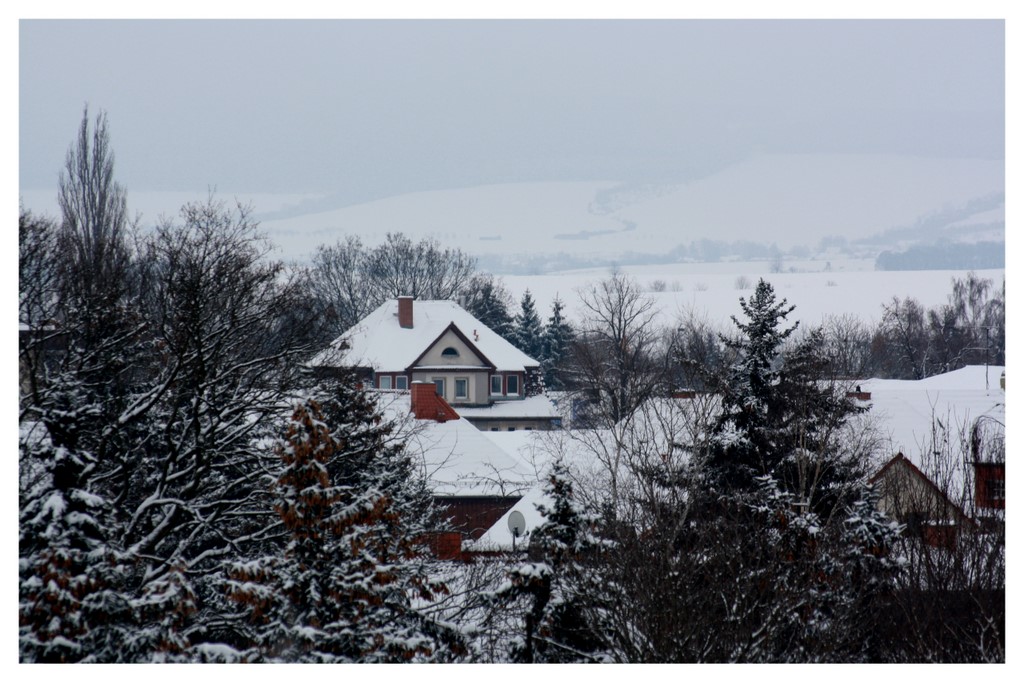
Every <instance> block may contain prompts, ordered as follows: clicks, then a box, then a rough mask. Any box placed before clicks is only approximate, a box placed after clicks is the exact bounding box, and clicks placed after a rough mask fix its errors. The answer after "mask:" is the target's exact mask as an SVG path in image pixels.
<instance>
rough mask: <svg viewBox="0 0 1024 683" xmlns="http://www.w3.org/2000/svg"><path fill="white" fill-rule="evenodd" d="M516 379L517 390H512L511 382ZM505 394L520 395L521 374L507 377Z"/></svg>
mask: <svg viewBox="0 0 1024 683" xmlns="http://www.w3.org/2000/svg"><path fill="white" fill-rule="evenodd" d="M513 380H515V384H516V390H515V391H512V388H511V386H510V385H511V384H512V381H513ZM505 395H506V396H518V395H519V375H509V376H508V377H506V378H505Z"/></svg>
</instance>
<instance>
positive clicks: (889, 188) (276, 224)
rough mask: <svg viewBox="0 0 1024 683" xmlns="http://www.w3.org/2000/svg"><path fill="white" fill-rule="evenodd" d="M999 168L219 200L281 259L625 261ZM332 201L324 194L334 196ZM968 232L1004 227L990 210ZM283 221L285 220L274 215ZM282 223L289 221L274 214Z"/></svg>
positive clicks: (786, 163) (824, 159)
mask: <svg viewBox="0 0 1024 683" xmlns="http://www.w3.org/2000/svg"><path fill="white" fill-rule="evenodd" d="M1004 185H1005V173H1004V164H1003V162H1002V161H1000V160H979V159H940V158H929V159H925V158H918V157H906V156H885V155H868V154H866V155H843V154H819V155H810V154H807V155H780V154H763V155H759V156H752V157H750V158H747V159H745V160H743V161H740V162H738V163H736V164H733V165H731V166H728V167H726V168H723V169H721V170H719V171H718V172H717V173H714V174H711V175H709V176H707V177H704V178H700V179H697V180H693V181H692V182H672V181H667V180H666V181H660V182H657V183H644V184H640V183H623V182H620V181H619V180H616V179H612V178H610V179H608V180H606V181H594V180H587V181H580V182H565V181H547V182H521V183H508V184H501V185H483V186H478V187H463V188H452V189H445V190H433V191H426V192H414V193H409V194H403V195H397V196H392V197H387V198H384V199H380V200H377V201H372V202H365V203H362V204H356V205H350V206H343V207H338V208H333V209H327V210H325V209H324V208H323V206H324V205H325V203H329V201H330V199H329V198H328V197H326V196H323V195H319V196H317V195H312V194H306V195H300V194H289V195H271V194H255V193H251V192H241V193H239V192H237V191H233V190H230V189H226V186H224V187H225V189H223V190H218V191H217V193H216V194H217V196H218V197H220V198H223V199H227V200H229V201H230V200H233V199H234V198H235V197H238V198H239V199H240V200H242V201H243V202H252V204H253V208H254V211H255V214H256V216H257V217H259V216H260V215H265V216H266V217H265V218H263V222H262V227H263V228H264V230H265V231H266V232H267V233H268V235H269V236H270V238H271V239H272V240H273V241H274V242H276V243H277V245H278V246H279V248H280V252H279V255H280V256H282V257H283V258H286V259H303V258H305V257H307V256H308V255H309V254H311V253H312V252H313V250H314V249H315V248H316V246H317V245H319V244H333V243H334V242H335V241H337V240H338V239H340V238H343V237H345V236H346V235H358V236H360V237H361V238H362V239H363V241H364V242H365V243H367V244H370V245H373V244H377V243H379V242H381V241H382V240H383V239H384V237H385V235H386V234H387V233H388V232H403V233H405V234H406V235H408V236H410V237H411V238H413V239H419V238H422V237H434V238H437V239H438V240H439V241H440V242H441V243H442V244H444V245H445V246H452V247H458V248H460V249H462V250H463V251H466V252H467V253H470V254H473V255H480V256H486V255H502V256H509V255H516V254H527V255H529V254H534V255H535V254H548V255H551V254H558V253H563V252H564V253H567V254H572V255H575V256H587V257H603V258H617V257H620V256H621V255H622V254H625V253H627V252H638V253H646V254H659V253H665V252H667V251H668V250H670V249H672V248H674V247H677V246H678V245H680V244H689V243H690V242H691V241H695V240H701V239H711V240H718V241H725V242H733V241H751V242H758V243H763V244H771V243H775V244H777V245H778V246H779V247H780V248H782V249H786V248H789V247H792V246H795V245H806V246H808V247H814V246H815V245H817V244H818V243H819V241H820V240H821V239H822V238H823V237H826V236H836V235H838V236H843V237H846V238H848V239H851V240H852V239H857V238H862V237H868V236H871V235H874V234H877V233H879V232H882V231H884V230H887V229H890V228H895V227H905V226H910V225H913V224H914V223H915V222H916V221H917V220H918V219H919V218H921V217H922V216H926V215H934V214H935V213H936V212H937V211H941V210H942V209H944V208H949V207H957V206H962V205H964V204H966V203H967V202H968V201H970V200H972V199H976V198H979V197H985V196H991V195H993V194H996V193H1000V192H1002V191H1003V189H1004ZM207 192H208V190H207V188H206V187H201V188H197V191H196V192H195V193H191V194H190V193H185V192H149V191H145V190H144V189H142V188H132V187H129V188H128V198H129V199H128V203H129V211H130V213H132V214H133V215H134V214H135V213H136V212H141V213H142V214H143V216H142V217H143V224H144V225H145V224H149V223H151V222H153V221H154V220H155V219H156V218H157V217H158V216H160V215H161V214H163V215H168V216H176V215H177V213H178V209H179V208H180V207H181V205H182V204H183V203H185V202H187V201H196V200H203V199H204V198H205V197H206V194H207ZM328 194H329V193H328ZM21 196H22V200H23V201H24V203H25V207H26V208H27V209H30V210H32V211H34V212H37V213H49V214H51V215H56V213H57V205H56V191H55V189H54V190H36V189H32V188H21ZM985 210H986V211H989V213H984V212H982V211H981V210H979V216H978V218H977V219H975V218H974V217H968V218H960V219H958V220H959V221H960V222H961V223H962V224H963V225H968V224H974V223H977V222H985V221H988V220H1001V219H1000V218H999V216H1000V214H999V213H998V212H996V213H993V212H992V211H991V209H990V207H986V209H985ZM275 212H281V213H275ZM282 215H287V216H288V217H280V216H282Z"/></svg>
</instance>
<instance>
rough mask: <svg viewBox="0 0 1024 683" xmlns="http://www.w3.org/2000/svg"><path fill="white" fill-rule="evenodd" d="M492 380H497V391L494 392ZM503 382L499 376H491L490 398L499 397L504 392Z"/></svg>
mask: <svg viewBox="0 0 1024 683" xmlns="http://www.w3.org/2000/svg"><path fill="white" fill-rule="evenodd" d="M494 380H498V390H497V391H495V390H494ZM504 387H505V382H504V378H502V376H501V375H491V396H501V395H502V394H503V393H505V392H504Z"/></svg>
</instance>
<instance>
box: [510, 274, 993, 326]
mask: <svg viewBox="0 0 1024 683" xmlns="http://www.w3.org/2000/svg"><path fill="white" fill-rule="evenodd" d="M827 266H829V262H823V261H807V262H786V263H785V264H784V270H789V269H790V268H793V269H794V270H796V271H797V272H783V273H772V272H771V264H770V263H768V262H764V261H753V262H734V263H693V264H669V265H661V266H623V267H621V268H620V271H621V272H622V273H624V274H626V275H629V276H631V277H634V278H636V280H637V281H638V282H639V284H640V285H641V287H642V288H643V289H645V290H647V294H648V295H649V296H651V297H652V298H653V299H654V301H655V303H656V306H657V308H658V310H660V312H661V314H662V321H663V323H664V324H666V325H673V324H675V323H676V321H677V320H678V318H679V317H680V316H681V315H684V314H687V313H689V312H691V311H692V312H694V313H696V314H697V315H699V316H701V317H706V318H707V319H708V321H709V322H711V323H713V324H715V325H719V326H725V325H728V324H729V320H730V316H732V315H739V314H740V313H741V309H740V305H739V299H740V297H741V296H742V297H749V296H750V295H751V294H752V293H753V288H754V286H755V285H756V284H757V280H758V278H762V277H763V278H764V279H765V280H767V281H768V282H770V283H771V284H772V286H773V287H774V288H775V292H776V295H777V296H778V297H780V298H785V299H787V300H788V301H789V303H791V304H794V305H795V306H796V310H795V311H794V312H793V313H792V315H791V316H790V320H801V321H803V323H804V324H805V325H814V324H818V323H820V322H821V321H822V319H823V317H824V316H827V315H842V314H850V315H854V316H856V317H858V318H860V319H861V320H863V321H864V322H865V323H868V324H870V323H872V322H877V321H878V320H880V319H881V317H882V305H883V304H885V303H888V302H891V301H892V298H893V297H894V296H895V297H899V298H901V299H902V298H904V297H907V296H910V297H913V298H915V299H917V300H918V301H920V302H921V304H922V305H923V306H925V307H926V308H929V307H933V306H937V305H939V304H943V303H946V301H947V298H948V297H949V294H950V292H952V279H953V278H954V277H957V278H963V277H964V276H965V275H966V274H967V271H950V270H923V271H921V270H919V271H876V270H874V263H873V262H870V261H856V260H836V261H832V262H830V270H825V268H826V267H827ZM610 274H611V271H610V270H609V269H607V268H593V269H586V270H573V271H565V272H560V273H550V274H546V275H507V276H504V277H502V278H501V279H502V280H503V281H504V283H505V285H506V286H507V288H508V289H509V291H510V292H511V293H512V295H513V297H514V298H515V299H516V301H517V302H518V300H519V298H520V297H522V295H523V293H524V292H525V291H526V290H527V289H529V290H530V293H531V294H532V295H533V298H534V301H535V302H536V305H537V310H538V312H539V313H540V315H541V318H542V319H544V320H547V318H548V316H549V315H550V312H551V302H552V301H553V300H554V299H555V297H556V296H557V297H559V298H560V299H561V300H562V302H563V303H564V304H565V306H566V311H565V315H567V316H568V317H569V318H570V319H572V320H577V321H578V320H579V319H580V311H579V295H578V293H579V291H580V290H581V289H586V288H587V287H589V286H591V285H593V284H595V283H597V282H599V281H600V280H602V279H604V278H607V277H608V276H609V275H610ZM977 274H978V275H979V276H980V277H984V278H988V279H990V280H992V282H993V285H994V286H995V287H996V288H999V287H1001V286H1002V283H1003V278H1004V271H1003V270H1002V269H999V270H982V271H977ZM742 278H745V280H746V282H747V283H748V284H747V286H746V288H744V289H741V288H740V284H741V283H739V282H738V281H739V280H741V279H742ZM659 281H660V282H661V283H664V285H665V291H662V292H656V291H654V288H655V283H657V282H659Z"/></svg>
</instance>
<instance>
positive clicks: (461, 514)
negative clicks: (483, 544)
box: [435, 496, 519, 540]
mask: <svg viewBox="0 0 1024 683" xmlns="http://www.w3.org/2000/svg"><path fill="white" fill-rule="evenodd" d="M435 502H436V503H437V504H438V507H440V508H441V513H442V515H443V516H445V517H448V518H449V519H450V525H451V528H452V529H454V530H456V531H459V532H461V533H462V534H464V535H465V536H467V537H469V538H471V539H473V540H476V539H478V538H480V537H481V536H483V535H484V532H485V531H487V530H488V529H490V528H491V527H492V526H494V524H495V523H496V522H497V521H498V520H499V519H501V516H502V515H504V514H505V513H506V512H508V511H509V510H510V509H511V508H512V506H513V505H515V504H516V503H518V502H519V496H504V497H503V496H473V497H459V498H436V499H435Z"/></svg>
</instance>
